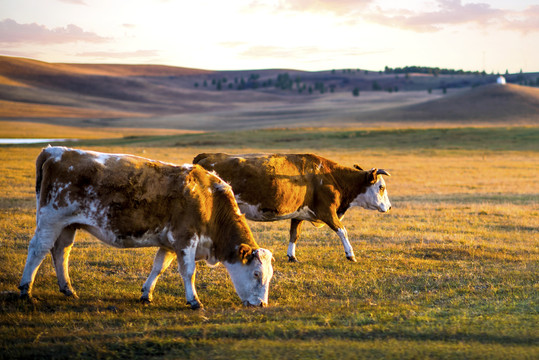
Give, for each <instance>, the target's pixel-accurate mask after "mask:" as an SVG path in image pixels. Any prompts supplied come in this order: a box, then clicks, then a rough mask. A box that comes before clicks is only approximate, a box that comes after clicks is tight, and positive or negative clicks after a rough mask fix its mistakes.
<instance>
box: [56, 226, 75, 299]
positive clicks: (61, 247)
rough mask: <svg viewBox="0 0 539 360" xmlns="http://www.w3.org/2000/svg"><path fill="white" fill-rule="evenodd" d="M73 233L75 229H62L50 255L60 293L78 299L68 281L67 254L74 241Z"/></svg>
mask: <svg viewBox="0 0 539 360" xmlns="http://www.w3.org/2000/svg"><path fill="white" fill-rule="evenodd" d="M75 232H76V229H75V228H74V227H71V226H68V227H66V228H64V230H62V232H61V233H60V236H59V237H58V239H56V242H55V243H54V247H53V248H52V249H51V255H52V262H53V264H54V268H55V270H56V277H57V278H58V286H59V287H60V292H62V293H63V294H64V295H66V296H68V297H72V298H74V299H78V296H77V294H76V293H75V290H73V287H72V286H71V280H70V279H69V253H70V252H71V248H72V247H73V242H74V241H75Z"/></svg>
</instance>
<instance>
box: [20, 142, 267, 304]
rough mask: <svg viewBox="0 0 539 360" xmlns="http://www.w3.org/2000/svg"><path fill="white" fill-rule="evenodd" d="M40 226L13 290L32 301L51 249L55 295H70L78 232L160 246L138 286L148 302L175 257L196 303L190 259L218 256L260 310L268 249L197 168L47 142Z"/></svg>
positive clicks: (228, 193)
mask: <svg viewBox="0 0 539 360" xmlns="http://www.w3.org/2000/svg"><path fill="white" fill-rule="evenodd" d="M36 198H37V215H36V216H37V219H36V220H37V221H36V223H37V225H36V230H35V234H34V237H33V238H32V240H31V241H30V245H29V247H28V258H27V260H26V265H25V267H24V273H23V275H22V280H21V283H20V286H19V289H20V290H21V297H28V298H30V297H31V291H32V285H33V283H34V279H35V276H36V273H37V270H38V268H39V266H40V265H41V262H42V261H43V259H44V258H45V256H46V255H47V253H48V252H49V251H50V252H51V254H52V260H53V263H54V267H55V269H56V275H57V277H58V284H59V286H60V291H61V292H63V293H64V294H65V295H67V296H73V297H76V294H75V291H74V290H73V287H72V286H71V282H70V279H69V274H68V258H69V252H70V250H71V247H72V245H73V241H74V237H75V232H76V230H78V229H83V230H86V231H88V232H89V233H90V234H92V235H94V236H95V237H97V238H98V239H99V240H101V241H103V242H105V243H107V244H109V245H112V246H115V247H118V248H133V247H150V246H156V247H159V250H158V252H157V254H156V256H155V260H154V264H153V269H152V271H151V274H150V276H149V278H148V280H147V281H146V282H145V284H144V286H143V288H142V291H143V294H142V298H141V300H143V301H148V302H149V301H151V299H152V292H153V289H154V287H155V283H156V281H157V278H158V277H159V275H160V274H161V273H162V272H163V271H164V270H165V269H166V268H167V267H168V266H169V265H170V263H171V261H172V260H174V258H175V257H176V256H177V258H178V268H179V272H180V274H181V276H182V279H183V282H184V285H185V296H186V299H187V304H188V305H190V306H191V308H193V309H196V308H199V307H200V306H201V303H200V300H199V298H198V296H197V292H196V289H195V286H194V282H195V272H196V261H198V260H205V261H206V262H208V263H209V264H210V265H216V264H217V263H219V262H222V263H223V264H224V266H225V267H226V269H227V271H228V273H229V274H230V277H231V279H232V282H233V283H234V287H235V289H236V292H237V294H238V295H239V297H240V298H241V300H242V302H243V303H244V304H245V305H253V306H265V305H266V304H267V302H268V291H269V283H270V280H271V277H272V275H273V268H272V265H271V260H272V254H271V252H270V251H269V250H266V249H262V248H260V247H259V246H258V245H257V244H256V242H255V240H254V238H253V235H252V233H251V231H250V229H249V227H248V225H247V221H246V220H245V218H244V216H243V215H241V213H240V211H239V209H238V206H237V204H236V201H235V200H234V194H233V192H232V189H231V188H230V186H229V185H227V184H226V183H225V182H223V181H222V180H221V179H220V178H219V177H217V176H216V175H214V174H211V173H209V172H208V171H206V170H204V169H203V168H202V167H200V166H196V165H195V166H193V165H184V166H175V165H172V164H166V163H162V162H158V161H152V160H148V159H144V158H141V157H136V156H132V155H114V154H105V153H98V152H92V151H82V150H75V149H68V148H64V147H48V148H46V149H44V150H43V151H42V152H41V154H40V155H39V156H38V158H37V161H36Z"/></svg>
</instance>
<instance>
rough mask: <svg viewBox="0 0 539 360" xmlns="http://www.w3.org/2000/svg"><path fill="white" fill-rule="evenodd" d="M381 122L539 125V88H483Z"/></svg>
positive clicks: (389, 115)
mask: <svg viewBox="0 0 539 360" xmlns="http://www.w3.org/2000/svg"><path fill="white" fill-rule="evenodd" d="M377 118H379V119H383V120H394V121H410V120H415V121H462V120H465V121H469V120H480V121H483V122H484V121H493V122H498V121H502V120H511V119H514V120H519V121H526V120H529V121H533V122H538V121H539V88H533V87H528V86H520V85H514V84H507V85H498V84H490V85H484V86H479V87H476V88H473V89H470V90H468V91H463V92H459V93H457V94H455V95H447V96H445V97H442V98H439V99H436V100H432V101H427V102H423V103H420V104H414V105H410V106H405V107H402V108H399V109H393V110H388V111H385V112H383V113H380V114H378V116H377Z"/></svg>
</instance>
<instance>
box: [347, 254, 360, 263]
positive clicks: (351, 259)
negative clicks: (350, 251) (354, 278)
mask: <svg viewBox="0 0 539 360" xmlns="http://www.w3.org/2000/svg"><path fill="white" fill-rule="evenodd" d="M346 258H347V259H348V260H350V261H351V262H357V260H356V257H355V256H354V255H352V256H347V257H346Z"/></svg>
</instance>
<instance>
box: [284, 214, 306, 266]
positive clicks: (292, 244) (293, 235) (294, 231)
mask: <svg viewBox="0 0 539 360" xmlns="http://www.w3.org/2000/svg"><path fill="white" fill-rule="evenodd" d="M302 225H303V220H298V219H292V221H291V222H290V241H289V243H288V251H287V252H286V255H287V256H288V261H289V262H297V261H298V259H297V258H296V242H297V241H298V239H299V234H300V233H301V226H302Z"/></svg>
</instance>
